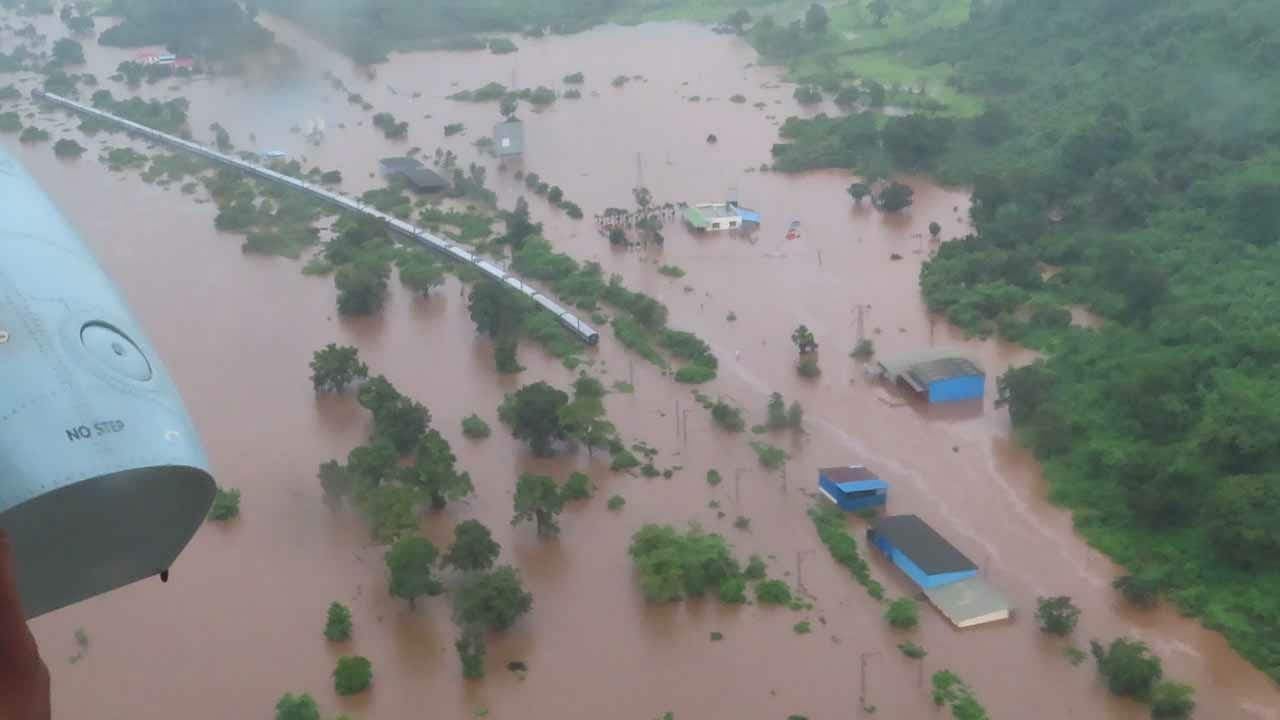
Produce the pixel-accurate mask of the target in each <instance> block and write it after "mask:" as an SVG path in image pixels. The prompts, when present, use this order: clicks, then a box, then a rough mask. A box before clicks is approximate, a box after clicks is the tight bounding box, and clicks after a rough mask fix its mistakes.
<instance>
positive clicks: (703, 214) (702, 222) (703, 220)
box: [684, 203, 742, 232]
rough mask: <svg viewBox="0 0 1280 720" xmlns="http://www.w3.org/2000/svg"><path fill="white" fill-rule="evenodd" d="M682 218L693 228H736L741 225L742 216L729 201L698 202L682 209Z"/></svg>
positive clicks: (712, 229) (706, 229) (703, 230)
mask: <svg viewBox="0 0 1280 720" xmlns="http://www.w3.org/2000/svg"><path fill="white" fill-rule="evenodd" d="M684 220H685V222H687V223H689V227H691V228H693V229H694V230H699V231H702V232H706V231H708V230H711V231H717V230H736V229H737V228H740V227H742V216H741V215H739V214H738V211H737V208H735V207H734V206H733V205H730V204H729V203H700V204H698V205H692V206H690V207H687V208H685V209H684Z"/></svg>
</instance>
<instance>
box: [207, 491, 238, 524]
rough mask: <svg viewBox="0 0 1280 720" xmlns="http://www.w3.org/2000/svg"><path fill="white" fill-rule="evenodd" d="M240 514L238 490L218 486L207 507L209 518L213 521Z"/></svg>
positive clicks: (224, 519)
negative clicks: (211, 502) (209, 505)
mask: <svg viewBox="0 0 1280 720" xmlns="http://www.w3.org/2000/svg"><path fill="white" fill-rule="evenodd" d="M239 514H240V491H239V490H237V489H235V488H230V489H224V488H218V492H217V494H215V495H214V496H213V505H212V506H211V507H210V508H209V519H210V520H213V521H215V522H222V521H226V520H230V519H232V518H234V517H236V516H238V515H239Z"/></svg>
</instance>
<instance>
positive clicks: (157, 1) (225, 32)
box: [98, 0, 273, 59]
mask: <svg viewBox="0 0 1280 720" xmlns="http://www.w3.org/2000/svg"><path fill="white" fill-rule="evenodd" d="M112 9H113V12H115V13H118V14H120V15H123V16H124V22H122V23H121V24H119V25H117V26H115V27H112V28H108V29H107V30H105V31H103V33H102V35H101V36H99V38H98V42H100V43H102V44H103V45H111V46H116V47H138V46H141V45H165V46H167V47H168V48H169V50H170V51H172V52H174V53H177V54H180V55H200V56H202V57H207V58H212V59H223V58H229V57H235V56H237V55H239V54H241V53H244V52H247V51H251V50H261V49H263V48H265V47H268V46H270V45H271V43H272V42H273V37H272V35H271V32H270V31H268V30H267V29H266V28H263V27H262V26H261V25H258V24H257V23H256V22H254V20H253V17H252V16H251V15H250V14H249V13H246V12H245V10H244V8H243V7H242V6H241V5H240V3H238V2H235V1H234V0H183V2H172V0H117V1H116V2H114V3H113V4H112Z"/></svg>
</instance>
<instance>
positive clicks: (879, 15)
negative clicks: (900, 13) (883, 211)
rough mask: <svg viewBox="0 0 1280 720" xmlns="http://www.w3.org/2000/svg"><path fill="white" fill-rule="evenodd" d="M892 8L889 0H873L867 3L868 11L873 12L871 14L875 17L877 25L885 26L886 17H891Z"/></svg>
mask: <svg viewBox="0 0 1280 720" xmlns="http://www.w3.org/2000/svg"><path fill="white" fill-rule="evenodd" d="M891 9H892V7H891V6H890V5H889V0H871V2H869V3H867V12H869V13H871V16H872V17H873V18H875V21H876V27H884V19H885V18H886V17H889V11H890V10H891Z"/></svg>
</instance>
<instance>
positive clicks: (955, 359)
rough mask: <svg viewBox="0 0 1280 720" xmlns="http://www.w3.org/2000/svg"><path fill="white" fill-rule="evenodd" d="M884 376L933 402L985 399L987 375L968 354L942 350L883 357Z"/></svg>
mask: <svg viewBox="0 0 1280 720" xmlns="http://www.w3.org/2000/svg"><path fill="white" fill-rule="evenodd" d="M880 369H881V371H882V372H883V373H884V376H885V377H887V378H889V379H891V380H893V381H895V382H901V383H903V384H905V385H907V386H908V387H910V388H911V389H912V390H914V391H916V392H918V393H920V394H922V395H924V396H925V397H926V398H928V400H929V402H931V403H945V402H956V401H959V400H981V399H982V396H983V393H984V391H985V388H986V383H987V376H986V373H985V372H984V371H983V370H982V367H981V366H980V365H979V364H978V363H977V362H976V361H974V360H972V359H971V358H968V357H965V356H964V355H961V354H957V353H953V352H949V351H945V350H941V351H936V350H933V351H927V352H923V353H915V354H909V355H904V356H899V357H896V358H893V359H890V360H885V361H881V363H880Z"/></svg>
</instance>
